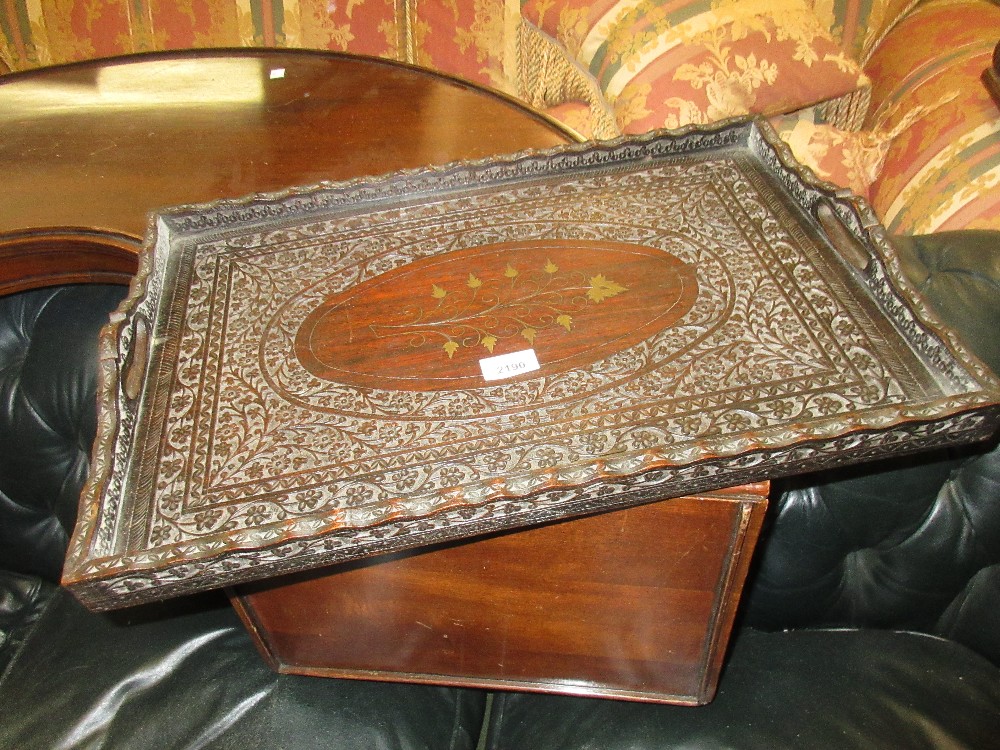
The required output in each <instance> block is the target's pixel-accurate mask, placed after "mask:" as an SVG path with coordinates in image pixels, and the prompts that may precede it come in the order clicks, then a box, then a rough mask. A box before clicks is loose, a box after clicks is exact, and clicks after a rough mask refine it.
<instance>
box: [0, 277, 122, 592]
mask: <svg viewBox="0 0 1000 750" xmlns="http://www.w3.org/2000/svg"><path fill="white" fill-rule="evenodd" d="M125 291H126V287H123V286H102V285H93V286H87V285H80V286H61V287H53V288H50V289H41V290H34V291H29V292H20V293H18V294H12V295H9V296H5V297H0V568H4V569H6V570H9V571H14V572H18V573H26V574H34V575H40V576H43V577H45V578H48V579H49V580H52V581H58V579H59V573H60V571H61V570H62V562H63V556H64V554H65V550H66V544H67V539H68V535H69V532H70V531H72V528H73V524H74V523H75V520H76V514H77V506H78V503H79V500H80V490H81V488H82V487H83V482H84V479H85V478H86V476H87V469H88V466H89V463H90V449H91V444H92V443H93V440H94V434H95V430H96V409H95V398H96V396H95V393H96V389H97V335H98V332H99V330H100V328H101V326H103V325H104V324H105V323H106V322H107V320H108V314H109V312H110V311H111V310H113V309H114V308H115V307H116V306H117V304H118V302H119V301H120V300H121V299H122V298H123V297H124V295H125Z"/></svg>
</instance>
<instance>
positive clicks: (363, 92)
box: [0, 51, 570, 291]
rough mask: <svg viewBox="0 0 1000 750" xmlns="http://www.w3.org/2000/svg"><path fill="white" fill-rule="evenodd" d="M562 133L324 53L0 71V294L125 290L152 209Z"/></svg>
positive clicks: (446, 87)
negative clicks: (113, 283)
mask: <svg viewBox="0 0 1000 750" xmlns="http://www.w3.org/2000/svg"><path fill="white" fill-rule="evenodd" d="M569 139H570V136H569V134H568V133H567V132H566V131H564V130H563V129H561V128H560V127H559V126H557V125H556V124H555V123H553V122H551V121H549V120H547V119H545V118H544V117H543V116H542V115H538V114H534V113H532V112H529V111H528V110H527V109H525V108H523V107H521V106H519V105H517V104H515V103H513V102H511V101H508V100H507V99H505V98H503V97H502V96H500V95H496V94H492V93H488V92H486V91H484V90H482V89H480V88H477V87H474V86H471V85H469V84H466V83H462V82H460V81H458V80H455V79H449V78H446V77H443V76H440V75H436V74H433V73H431V72H427V71H421V70H419V69H416V68H411V67H406V66H403V65H399V64H396V63H390V62H383V61H379V60H374V59H365V58H356V57H350V56H343V55H335V54H323V53H314V52H308V51H287V52H255V51H239V52H236V51H225V52H201V53H197V54H191V53H186V54H185V53H174V54H156V55H148V56H141V57H133V58H128V57H126V58H114V59H109V60H105V61H97V62H91V63H83V64H74V65H67V66H62V67H57V68H48V69H42V70H38V71H32V72H27V73H19V74H13V75H7V76H4V77H3V78H0V174H3V185H2V187H0V191H2V198H0V291H11V290H13V289H14V288H24V287H26V286H30V285H32V284H35V283H45V282H53V281H73V280H83V279H89V280H92V281H96V280H101V279H103V280H119V281H120V280H127V279H128V278H129V277H130V276H131V274H132V272H133V271H134V268H135V261H134V256H135V252H136V250H137V249H138V247H139V246H140V244H141V240H142V237H143V235H144V234H145V231H146V221H147V215H148V213H149V212H150V211H152V210H155V209H157V208H160V207H163V206H171V205H179V204H186V203H195V202H204V201H210V200H215V199H218V198H231V197H238V196H243V195H248V194H251V193H258V192H268V191H275V190H282V189H284V188H287V187H289V186H292V185H308V184H313V183H317V182H321V181H324V180H343V179H348V178H353V177H359V176H362V175H376V174H382V173H386V172H391V171H395V170H399V169H409V168H415V167H421V166H425V165H428V164H441V163H445V162H448V161H452V160H456V159H468V158H484V157H487V156H491V155H494V154H502V153H509V152H513V151H518V150H521V149H526V148H544V147H547V146H552V145H556V144H560V143H565V142H566V141H567V140H569ZM25 251H27V252H25Z"/></svg>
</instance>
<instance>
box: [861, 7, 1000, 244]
mask: <svg viewBox="0 0 1000 750" xmlns="http://www.w3.org/2000/svg"><path fill="white" fill-rule="evenodd" d="M998 35H1000V6H997V5H996V4H994V3H992V2H989V1H988V0H929V2H926V3H924V4H922V5H921V6H920V7H918V8H917V9H916V10H915V11H914V12H913V13H912V14H911V15H909V16H908V17H907V18H906V19H904V20H903V21H901V22H900V23H899V24H898V25H897V26H896V28H895V29H894V30H893V31H892V33H890V34H889V35H888V36H887V37H886V39H885V41H884V42H883V43H882V44H881V45H880V46H879V48H878V49H877V50H876V51H875V54H874V55H873V56H872V59H871V61H870V62H869V65H868V66H867V70H868V72H869V74H870V75H871V77H872V81H873V101H876V102H879V106H878V108H877V109H875V110H874V111H872V112H871V113H869V117H868V122H867V123H866V125H867V127H869V128H872V129H876V128H877V129H882V130H885V131H890V130H891V131H894V132H895V133H897V135H896V136H895V138H894V140H893V142H892V145H891V146H890V148H889V151H888V154H887V156H886V160H885V164H884V166H883V168H882V173H881V175H880V176H879V179H878V180H877V182H876V183H875V184H874V185H873V186H872V203H873V205H874V207H875V210H876V212H877V213H878V214H879V216H880V217H881V218H882V220H883V221H884V222H885V224H886V225H887V226H888V227H889V229H890V230H891V231H892V232H894V233H896V234H927V233H930V232H938V231H943V230H949V229H1000V111H998V109H997V105H996V103H995V102H994V101H993V100H992V98H991V97H990V95H989V92H988V91H987V89H986V86H985V85H984V83H983V82H982V79H981V75H982V72H983V70H985V69H986V67H987V66H988V65H989V63H990V59H991V56H992V53H993V48H994V46H995V45H996V44H997V39H998ZM942 50H945V51H946V53H944V54H943V53H942Z"/></svg>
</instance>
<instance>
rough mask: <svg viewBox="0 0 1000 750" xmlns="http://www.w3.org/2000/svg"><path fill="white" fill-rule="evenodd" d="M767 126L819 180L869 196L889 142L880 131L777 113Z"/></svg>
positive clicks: (804, 116) (805, 116)
mask: <svg viewBox="0 0 1000 750" xmlns="http://www.w3.org/2000/svg"><path fill="white" fill-rule="evenodd" d="M771 125H772V126H773V127H774V129H775V130H776V131H777V133H778V135H779V136H781V139H782V140H783V141H784V142H785V143H787V144H788V146H789V148H790V149H791V151H792V154H793V155H794V156H795V158H796V160H797V161H799V162H800V163H801V164H804V165H805V166H807V167H809V168H810V169H811V170H812V171H813V172H814V173H815V174H816V175H817V176H818V177H819V178H820V179H823V180H826V181H827V182H831V183H833V184H834V185H837V186H839V187H846V188H850V189H851V190H853V191H854V192H855V193H856V194H858V195H860V196H862V197H864V198H869V197H870V190H871V185H872V183H873V182H874V181H875V179H876V178H877V177H878V174H879V170H880V169H881V168H882V163H883V162H884V161H885V156H886V153H887V152H888V150H889V145H890V144H891V142H892V137H891V134H889V133H885V132H883V131H867V130H866V131H848V130H842V129H840V128H838V127H835V126H833V125H829V124H826V123H816V122H814V121H813V119H812V118H811V117H810V116H808V115H807V114H802V115H779V116H777V117H775V118H772V119H771Z"/></svg>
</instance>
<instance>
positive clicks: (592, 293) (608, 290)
mask: <svg viewBox="0 0 1000 750" xmlns="http://www.w3.org/2000/svg"><path fill="white" fill-rule="evenodd" d="M626 291H628V289H627V288H626V287H623V286H622V285H621V284H617V283H615V282H614V281H612V280H611V279H609V278H607V277H605V275H604V274H603V273H599V274H597V276H592V277H591V279H590V289H589V290H588V291H587V298H588V299H590V300H591V301H593V302H603V301H604V300H606V299H608V298H609V297H614V296H616V295H618V294H621V293H622V292H626ZM567 330H568V329H567Z"/></svg>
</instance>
